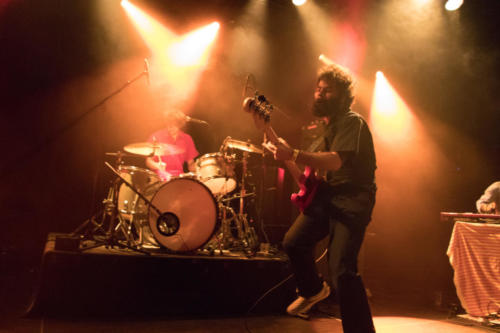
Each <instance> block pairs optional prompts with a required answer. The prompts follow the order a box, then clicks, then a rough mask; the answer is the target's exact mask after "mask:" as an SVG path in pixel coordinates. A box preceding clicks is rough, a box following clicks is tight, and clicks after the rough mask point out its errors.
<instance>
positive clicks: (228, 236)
mask: <svg viewBox="0 0 500 333" xmlns="http://www.w3.org/2000/svg"><path fill="white" fill-rule="evenodd" d="M247 159H248V152H246V151H245V152H243V170H242V175H241V190H240V193H239V195H237V196H234V197H232V198H231V199H228V200H232V199H234V198H239V201H240V202H239V212H238V214H236V213H235V212H234V210H233V209H232V208H231V207H229V206H224V205H223V204H222V203H221V204H222V205H223V206H222V210H223V219H222V225H221V231H222V240H221V241H222V245H223V246H224V247H226V246H227V247H229V249H230V250H231V249H232V250H244V251H248V252H254V251H255V249H256V248H257V247H258V246H259V244H258V239H257V234H256V232H255V229H254V228H253V227H250V225H249V223H248V220H247V216H246V214H244V213H243V211H244V206H245V203H244V198H245V197H247V196H251V195H252V194H247V193H246V188H245V178H246V175H247V163H248V161H247ZM223 201H226V200H221V202H223ZM227 211H229V212H230V213H231V215H232V216H231V218H230V219H228V218H227V214H226V212H227ZM231 221H234V222H235V225H236V230H237V238H236V239H235V238H234V237H233V235H232V233H231V230H230V229H231V228H230V226H231Z"/></svg>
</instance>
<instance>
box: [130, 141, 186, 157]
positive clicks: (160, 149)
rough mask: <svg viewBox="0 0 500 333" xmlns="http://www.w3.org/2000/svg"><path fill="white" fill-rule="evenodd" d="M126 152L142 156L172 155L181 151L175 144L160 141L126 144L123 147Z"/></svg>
mask: <svg viewBox="0 0 500 333" xmlns="http://www.w3.org/2000/svg"><path fill="white" fill-rule="evenodd" d="M123 150H125V151H126V152H128V153H131V154H136V155H142V156H152V155H160V156H163V155H174V154H180V153H182V150H181V149H180V148H178V147H177V146H174V145H170V144H166V143H160V142H154V143H153V142H138V143H132V144H129V145H126V146H125V147H123Z"/></svg>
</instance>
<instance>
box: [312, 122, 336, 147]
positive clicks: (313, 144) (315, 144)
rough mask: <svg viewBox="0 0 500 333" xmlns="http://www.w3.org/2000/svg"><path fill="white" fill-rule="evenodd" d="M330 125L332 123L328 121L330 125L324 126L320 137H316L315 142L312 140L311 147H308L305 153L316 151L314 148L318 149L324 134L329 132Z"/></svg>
mask: <svg viewBox="0 0 500 333" xmlns="http://www.w3.org/2000/svg"><path fill="white" fill-rule="evenodd" d="M332 124H333V122H332V121H330V123H329V124H328V125H327V126H326V128H325V130H324V131H323V133H322V134H321V135H320V136H318V137H317V138H316V140H314V141H313V142H312V143H311V145H310V146H309V147H308V148H307V149H306V151H307V152H310V153H312V152H314V151H315V150H316V148H318V147H319V145H320V144H321V143H322V142H323V140H324V139H325V136H326V133H328V132H329V130H330V127H332Z"/></svg>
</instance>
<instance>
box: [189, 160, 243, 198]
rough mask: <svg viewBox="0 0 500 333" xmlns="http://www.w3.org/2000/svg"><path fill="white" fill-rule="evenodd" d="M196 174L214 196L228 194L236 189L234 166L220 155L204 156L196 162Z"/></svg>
mask: <svg viewBox="0 0 500 333" xmlns="http://www.w3.org/2000/svg"><path fill="white" fill-rule="evenodd" d="M196 174H197V176H198V179H199V180H200V181H201V182H202V183H203V184H205V185H206V186H207V187H208V188H209V189H210V191H212V193H213V194H215V195H224V194H227V193H230V192H231V191H233V190H234V189H235V188H236V180H235V179H234V166H233V164H232V163H231V161H230V160H229V159H228V158H227V157H225V156H224V155H223V154H221V153H211V154H205V155H203V156H201V157H199V158H198V159H197V160H196Z"/></svg>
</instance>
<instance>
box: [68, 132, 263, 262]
mask: <svg viewBox="0 0 500 333" xmlns="http://www.w3.org/2000/svg"><path fill="white" fill-rule="evenodd" d="M124 151H125V152H118V153H107V155H111V156H115V157H116V165H115V166H112V165H110V164H109V163H108V162H106V163H105V164H106V166H107V167H108V168H109V169H111V170H112V171H113V173H114V174H115V175H116V179H115V180H114V181H113V182H112V185H111V186H110V188H109V190H108V196H107V198H106V199H105V200H103V207H104V208H103V210H102V213H100V215H99V216H100V217H101V218H100V219H99V218H98V217H96V216H94V217H92V218H90V219H89V220H87V221H86V222H85V223H84V225H82V226H80V227H79V228H78V229H77V230H76V231H75V232H74V233H76V234H78V233H80V234H81V231H82V230H84V229H86V230H89V229H88V226H89V225H90V226H91V227H92V228H91V232H90V233H91V235H90V236H91V237H89V239H94V240H95V238H96V237H92V236H93V235H95V233H96V232H97V231H98V230H100V231H101V232H104V234H105V235H104V239H105V241H104V242H103V243H104V245H106V246H111V247H114V246H115V245H116V246H118V247H127V248H130V249H133V250H137V251H140V252H146V253H149V252H150V251H155V250H158V251H166V252H170V253H192V252H194V251H197V252H204V253H209V254H214V253H216V252H217V251H219V253H221V254H222V253H224V252H237V251H243V252H245V253H254V252H256V250H257V249H258V248H259V245H260V244H259V241H258V237H257V233H256V231H255V228H254V227H253V226H251V224H252V223H251V221H250V222H249V219H248V217H247V214H246V213H245V207H246V206H245V200H246V199H247V198H249V197H252V196H255V193H254V192H252V191H247V187H248V186H247V179H248V176H249V172H248V160H249V156H250V155H251V154H261V155H262V154H263V149H261V148H259V147H257V146H255V145H253V144H251V143H249V142H245V141H240V140H235V139H232V138H231V137H227V138H226V139H225V140H224V141H223V143H222V145H221V147H220V149H219V151H218V152H215V153H209V154H205V155H202V156H200V157H198V158H197V159H196V161H195V166H196V170H195V172H190V173H185V174H181V175H179V176H176V177H171V178H170V179H168V180H166V181H165V180H162V179H160V177H159V176H158V175H157V174H156V173H155V172H153V171H150V170H148V169H144V168H141V167H137V166H134V165H126V164H124V161H123V158H124V157H126V156H142V157H151V156H155V155H168V154H175V153H176V152H178V151H177V150H176V147H175V146H171V145H167V144H163V143H158V142H153V143H150V142H143V143H134V144H130V145H127V146H125V147H124ZM236 166H241V169H240V168H238V171H240V170H241V172H236V168H235V167H236ZM106 227H107V228H106ZM101 238H102V236H101ZM92 247H95V246H92Z"/></svg>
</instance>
